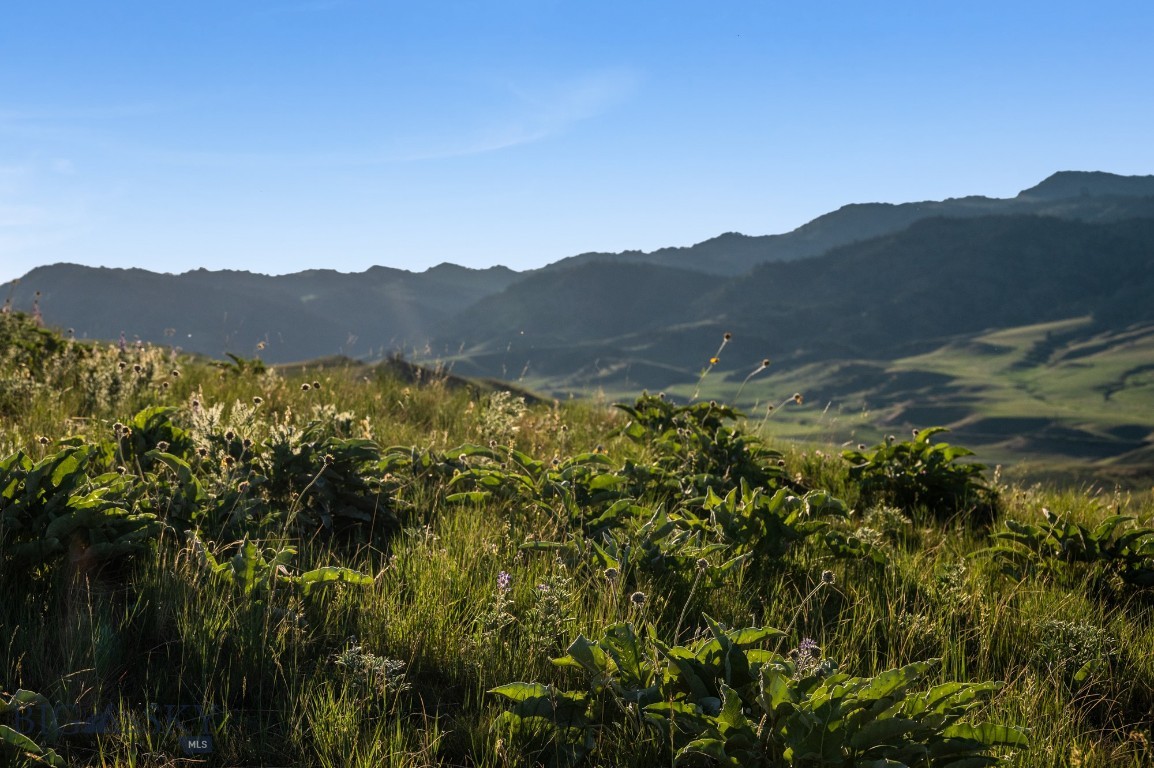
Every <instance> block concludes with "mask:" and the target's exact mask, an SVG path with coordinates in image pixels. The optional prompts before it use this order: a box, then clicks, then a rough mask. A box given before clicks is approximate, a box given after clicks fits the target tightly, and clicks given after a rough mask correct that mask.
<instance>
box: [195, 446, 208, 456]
mask: <svg viewBox="0 0 1154 768" xmlns="http://www.w3.org/2000/svg"><path fill="white" fill-rule="evenodd" d="M196 452H197V453H198V454H200V458H202V459H203V458H205V457H207V456H208V449H207V448H197V449H196Z"/></svg>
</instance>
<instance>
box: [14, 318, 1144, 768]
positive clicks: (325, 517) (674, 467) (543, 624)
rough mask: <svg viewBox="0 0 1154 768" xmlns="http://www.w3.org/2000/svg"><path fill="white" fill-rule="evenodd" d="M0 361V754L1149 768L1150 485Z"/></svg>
mask: <svg viewBox="0 0 1154 768" xmlns="http://www.w3.org/2000/svg"><path fill="white" fill-rule="evenodd" d="M0 342H2V345H0V349H2V350H4V351H3V354H4V355H6V359H5V360H4V362H3V366H2V367H0V416H2V417H3V421H2V431H0V590H2V593H3V594H4V596H5V600H4V601H3V602H2V603H0V627H3V634H0V640H2V641H3V642H0V694H2V695H0V761H4V760H12V761H16V762H18V763H19V762H21V761H23V762H28V763H45V764H53V765H102V766H103V765H141V766H160V765H171V764H174V763H175V762H176V761H193V760H197V761H202V762H207V763H209V764H219V765H238V764H240V765H309V766H313V765H315V766H338V765H340V766H345V765H366V766H368V765H454V766H456V765H460V766H464V765H479V766H480V765H483V766H504V765H532V764H537V763H544V764H548V765H558V766H561V765H575V764H582V765H614V766H619V765H636V766H644V765H668V764H671V763H677V764H682V765H714V764H717V765H766V766H878V767H883V766H888V767H890V768H896V767H897V766H902V765H907V766H954V768H961V767H962V766H981V765H994V764H999V763H1005V764H1008V765H1018V766H1066V765H1079V766H1143V765H1150V764H1154V746H1152V745H1151V743H1150V739H1151V738H1154V734H1152V733H1151V723H1152V722H1154V654H1151V652H1150V649H1151V648H1154V528H1152V527H1151V526H1152V525H1154V520H1152V514H1154V499H1152V498H1151V497H1150V496H1148V495H1143V496H1134V495H1122V494H1119V493H1109V492H1103V491H1098V490H1093V489H1088V488H1084V489H1082V490H1079V491H1076V492H1074V491H1045V490H1042V489H1041V488H1038V487H1030V488H1015V487H1006V486H1003V485H1001V484H1000V483H999V481H998V480H997V478H993V477H990V476H989V475H988V474H986V473H984V472H982V470H981V468H980V467H978V466H975V465H972V464H966V463H965V461H967V455H966V454H967V452H966V451H965V450H964V449H961V448H958V447H955V446H950V445H948V444H947V443H945V442H943V439H944V438H945V437H946V436H945V435H944V434H942V433H941V432H939V431H937V430H934V429H923V430H921V431H920V432H919V433H917V434H916V435H903V436H901V437H896V436H887V437H886V438H885V439H883V440H881V441H880V442H879V443H878V444H877V445H874V446H864V445H863V446H859V447H858V448H857V449H856V450H850V451H846V452H845V453H844V454H839V453H837V452H836V451H831V450H830V449H828V448H814V447H812V446H808V447H803V446H793V445H784V444H783V445H771V444H766V443H763V442H761V441H759V440H758V439H756V438H755V437H754V436H753V434H754V431H755V429H754V427H755V426H756V425H749V427H747V426H746V425H745V424H744V422H743V420H742V417H741V415H740V414H738V413H737V412H736V411H733V410H731V409H730V408H728V407H727V406H725V405H723V404H719V403H716V402H694V403H691V404H686V405H676V404H674V403H672V402H670V401H669V400H668V399H666V398H664V397H662V396H650V395H642V396H641V397H639V398H637V399H636V400H635V401H632V402H629V403H627V404H623V405H622V406H621V407H618V408H610V407H607V406H606V405H604V404H599V403H565V404H557V403H554V404H535V405H531V406H530V405H527V404H526V403H525V401H524V399H523V398H520V397H518V396H516V395H514V394H511V393H508V392H505V391H501V390H495V391H489V392H483V391H480V390H478V389H473V388H468V387H451V386H449V384H448V380H447V379H445V378H441V377H436V376H432V377H430V378H429V379H428V380H425V381H416V382H412V381H402V380H400V379H398V378H396V377H395V376H393V375H391V374H388V373H386V372H384V371H382V372H379V373H374V372H372V371H366V370H365V369H363V368H355V369H354V368H347V369H346V368H341V367H330V368H312V369H309V368H300V369H295V370H292V371H280V372H277V371H273V370H268V369H266V368H265V367H264V366H263V365H261V364H260V363H259V361H255V360H244V359H240V358H234V359H232V360H231V362H229V363H227V364H225V363H216V362H211V361H203V360H193V359H189V358H183V357H179V356H176V355H174V354H173V353H171V352H168V351H166V350H163V349H158V348H152V347H143V346H141V347H136V346H131V345H109V346H99V345H95V346H92V345H82V344H79V343H76V342H73V341H70V340H68V339H66V338H62V337H60V336H58V335H56V334H54V333H50V332H47V331H44V330H42V329H39V328H38V327H36V324H35V323H34V322H33V321H31V320H29V319H27V318H24V317H21V316H18V315H12V314H6V315H3V316H0ZM703 378H704V376H703ZM700 383H701V382H698V384H699V385H700ZM802 400H803V399H802V397H801V396H800V395H798V396H796V397H793V398H786V399H785V401H784V402H783V407H785V408H801V407H804V406H803V405H802Z"/></svg>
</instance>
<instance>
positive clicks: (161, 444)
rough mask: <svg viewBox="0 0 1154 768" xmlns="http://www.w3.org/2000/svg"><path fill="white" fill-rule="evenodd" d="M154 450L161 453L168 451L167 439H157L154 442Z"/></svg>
mask: <svg viewBox="0 0 1154 768" xmlns="http://www.w3.org/2000/svg"><path fill="white" fill-rule="evenodd" d="M156 450H158V451H160V452H161V453H168V441H167V440H158V441H157V443H156Z"/></svg>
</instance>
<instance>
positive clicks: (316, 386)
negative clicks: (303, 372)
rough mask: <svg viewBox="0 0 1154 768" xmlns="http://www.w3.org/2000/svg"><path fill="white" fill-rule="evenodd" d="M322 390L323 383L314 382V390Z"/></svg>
mask: <svg viewBox="0 0 1154 768" xmlns="http://www.w3.org/2000/svg"><path fill="white" fill-rule="evenodd" d="M320 388H321V383H320V382H319V381H314V382H313V389H320Z"/></svg>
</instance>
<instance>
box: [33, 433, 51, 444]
mask: <svg viewBox="0 0 1154 768" xmlns="http://www.w3.org/2000/svg"><path fill="white" fill-rule="evenodd" d="M36 442H38V443H40V444H41V445H48V443H50V442H52V441H51V440H49V439H48V438H47V437H44V436H43V435H41V436H40V437H38V438H36Z"/></svg>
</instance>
